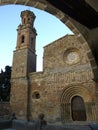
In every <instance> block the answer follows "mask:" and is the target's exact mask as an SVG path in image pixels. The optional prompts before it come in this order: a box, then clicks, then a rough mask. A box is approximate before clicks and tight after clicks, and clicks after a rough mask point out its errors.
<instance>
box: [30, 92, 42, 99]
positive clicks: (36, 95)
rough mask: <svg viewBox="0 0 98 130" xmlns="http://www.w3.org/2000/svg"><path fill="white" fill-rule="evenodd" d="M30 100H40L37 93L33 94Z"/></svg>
mask: <svg viewBox="0 0 98 130" xmlns="http://www.w3.org/2000/svg"><path fill="white" fill-rule="evenodd" d="M32 98H34V99H39V98H40V94H39V92H34V93H33V95H32Z"/></svg>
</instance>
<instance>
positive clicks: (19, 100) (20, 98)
mask: <svg viewBox="0 0 98 130" xmlns="http://www.w3.org/2000/svg"><path fill="white" fill-rule="evenodd" d="M34 20H35V15H34V13H33V12H31V11H28V10H25V11H23V12H21V24H20V25H19V26H18V29H17V44H16V50H15V51H14V54H13V65H12V74H11V105H12V109H13V112H15V113H16V114H17V115H18V117H19V118H21V119H27V116H28V94H29V83H28V82H29V76H28V75H29V73H31V72H35V71H36V50H35V47H36V35H37V33H36V30H35V28H34Z"/></svg>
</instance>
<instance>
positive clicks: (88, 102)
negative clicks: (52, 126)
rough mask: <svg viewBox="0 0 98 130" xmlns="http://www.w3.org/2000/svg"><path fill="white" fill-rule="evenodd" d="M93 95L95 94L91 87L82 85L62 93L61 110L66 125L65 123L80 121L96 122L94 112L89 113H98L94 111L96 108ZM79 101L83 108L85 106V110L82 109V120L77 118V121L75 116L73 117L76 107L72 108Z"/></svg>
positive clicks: (71, 87)
mask: <svg viewBox="0 0 98 130" xmlns="http://www.w3.org/2000/svg"><path fill="white" fill-rule="evenodd" d="M92 89H93V88H92ZM92 94H93V93H91V92H90V91H89V87H88V88H86V87H84V86H82V85H79V86H73V85H72V86H67V87H66V88H65V89H64V90H63V92H62V93H61V98H60V106H61V109H60V110H61V120H62V122H63V123H65V122H72V121H76V120H79V121H83V120H84V121H85V120H87V121H88V120H96V115H95V114H92V112H89V111H96V110H93V108H94V107H93V101H92ZM75 97H76V98H75ZM77 97H78V98H77ZM81 97H82V98H81ZM78 101H81V106H84V105H85V107H84V108H83V110H81V109H80V111H81V113H84V117H83V118H82V119H81V118H80V117H79V116H78V117H77V118H78V119H77V118H75V117H73V116H74V115H72V112H75V109H74V106H72V104H74V103H75V102H78ZM72 102H73V103H72ZM83 104H84V105H83ZM81 106H78V105H77V107H78V110H79V107H81ZM72 107H73V108H72ZM72 109H73V110H72ZM94 109H95V108H94ZM78 110H77V111H76V114H78Z"/></svg>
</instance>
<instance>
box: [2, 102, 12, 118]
mask: <svg viewBox="0 0 98 130" xmlns="http://www.w3.org/2000/svg"><path fill="white" fill-rule="evenodd" d="M10 117H11V106H10V103H8V102H0V118H1V119H9V118H10Z"/></svg>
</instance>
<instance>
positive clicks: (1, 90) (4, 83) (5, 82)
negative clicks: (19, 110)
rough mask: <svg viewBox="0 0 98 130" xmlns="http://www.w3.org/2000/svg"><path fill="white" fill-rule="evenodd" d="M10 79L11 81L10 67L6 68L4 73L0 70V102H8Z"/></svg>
mask: <svg viewBox="0 0 98 130" xmlns="http://www.w3.org/2000/svg"><path fill="white" fill-rule="evenodd" d="M10 79H11V67H10V66H8V65H7V66H6V67H5V72H3V70H2V69H1V73H0V100H1V101H9V100H10V88H11V84H10Z"/></svg>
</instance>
